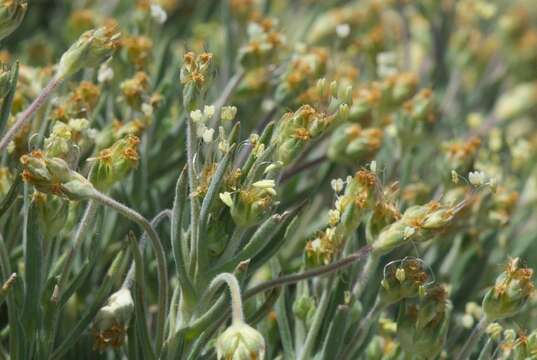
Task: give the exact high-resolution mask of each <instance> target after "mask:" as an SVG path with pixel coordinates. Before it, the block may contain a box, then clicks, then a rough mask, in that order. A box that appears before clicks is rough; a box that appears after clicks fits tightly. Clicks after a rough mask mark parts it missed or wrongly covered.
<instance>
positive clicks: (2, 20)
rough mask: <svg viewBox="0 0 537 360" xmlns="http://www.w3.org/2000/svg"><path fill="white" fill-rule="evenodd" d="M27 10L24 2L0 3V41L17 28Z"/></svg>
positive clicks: (10, 1)
mask: <svg viewBox="0 0 537 360" xmlns="http://www.w3.org/2000/svg"><path fill="white" fill-rule="evenodd" d="M27 9H28V3H27V2H26V0H2V1H0V40H2V39H4V38H6V37H7V36H9V35H10V34H11V33H12V32H13V31H15V29H16V28H18V27H19V25H20V23H21V22H22V19H24V15H25V14H26V10H27Z"/></svg>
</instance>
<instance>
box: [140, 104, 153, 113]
mask: <svg viewBox="0 0 537 360" xmlns="http://www.w3.org/2000/svg"><path fill="white" fill-rule="evenodd" d="M142 112H143V113H144V115H145V116H151V115H153V107H152V106H151V105H150V104H148V103H143V104H142Z"/></svg>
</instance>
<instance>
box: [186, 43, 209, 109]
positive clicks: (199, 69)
mask: <svg viewBox="0 0 537 360" xmlns="http://www.w3.org/2000/svg"><path fill="white" fill-rule="evenodd" d="M212 59H213V54H211V53H202V54H199V55H196V54H194V53H193V52H187V53H186V54H185V55H183V66H182V67H181V73H180V80H181V84H183V105H184V106H185V108H186V109H187V110H188V111H193V110H195V109H196V107H197V106H196V104H197V102H198V100H199V98H200V97H201V96H203V95H204V94H205V91H206V90H207V85H208V83H209V81H208V78H209V75H210V69H211V63H212Z"/></svg>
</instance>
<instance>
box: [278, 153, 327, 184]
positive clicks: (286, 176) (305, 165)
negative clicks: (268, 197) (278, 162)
mask: <svg viewBox="0 0 537 360" xmlns="http://www.w3.org/2000/svg"><path fill="white" fill-rule="evenodd" d="M326 159H327V157H326V155H321V156H319V157H318V158H315V159H313V160H310V161H308V162H304V163H302V164H297V166H295V167H293V168H291V169H289V170H288V171H286V172H284V173H283V174H282V176H281V178H280V182H281V183H284V182H286V181H287V180H290V179H292V178H293V176H295V175H297V174H299V173H301V172H302V171H305V170H308V169H311V168H314V167H315V166H317V165H319V164H322V163H323V162H325V161H326Z"/></svg>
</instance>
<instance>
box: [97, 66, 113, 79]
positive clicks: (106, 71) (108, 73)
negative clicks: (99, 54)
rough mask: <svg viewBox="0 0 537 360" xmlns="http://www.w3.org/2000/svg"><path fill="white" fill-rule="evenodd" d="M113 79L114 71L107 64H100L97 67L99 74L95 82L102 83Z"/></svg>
mask: <svg viewBox="0 0 537 360" xmlns="http://www.w3.org/2000/svg"><path fill="white" fill-rule="evenodd" d="M113 78H114V70H112V68H111V67H110V66H108V64H107V63H103V64H101V66H100V67H99V72H98V73H97V81H98V82H99V83H104V82H107V81H110V80H112V79H113Z"/></svg>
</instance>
